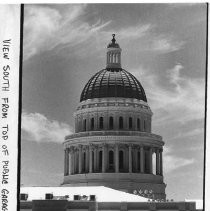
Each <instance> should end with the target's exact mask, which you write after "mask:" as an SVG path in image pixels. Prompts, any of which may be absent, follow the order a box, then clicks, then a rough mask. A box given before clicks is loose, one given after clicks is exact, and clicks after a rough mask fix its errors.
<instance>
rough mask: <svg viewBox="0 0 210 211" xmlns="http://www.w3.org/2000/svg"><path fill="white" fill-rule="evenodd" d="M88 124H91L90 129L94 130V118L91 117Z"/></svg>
mask: <svg viewBox="0 0 210 211" xmlns="http://www.w3.org/2000/svg"><path fill="white" fill-rule="evenodd" d="M90 124H91V127H90V128H91V130H94V118H91V123H90Z"/></svg>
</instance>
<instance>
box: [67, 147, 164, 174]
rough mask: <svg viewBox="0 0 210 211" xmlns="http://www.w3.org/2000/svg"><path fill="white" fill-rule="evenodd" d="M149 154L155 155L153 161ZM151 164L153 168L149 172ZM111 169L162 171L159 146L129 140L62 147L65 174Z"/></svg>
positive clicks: (161, 172)
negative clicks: (118, 142)
mask: <svg viewBox="0 0 210 211" xmlns="http://www.w3.org/2000/svg"><path fill="white" fill-rule="evenodd" d="M153 154H155V155H156V156H155V161H156V162H155V164H153ZM153 165H155V170H156V172H153ZM111 172H115V173H119V172H125V173H145V174H156V175H163V159H162V149H161V148H154V147H148V146H147V147H145V146H141V145H133V144H130V145H126V144H115V145H114V146H112V145H108V144H102V145H79V146H71V147H70V148H66V149H65V156H64V175H65V176H67V175H74V174H84V173H111Z"/></svg>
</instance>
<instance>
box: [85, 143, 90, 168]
mask: <svg viewBox="0 0 210 211" xmlns="http://www.w3.org/2000/svg"><path fill="white" fill-rule="evenodd" d="M85 162H86V163H85V172H88V169H89V166H88V164H89V150H88V146H87V147H86V149H85Z"/></svg>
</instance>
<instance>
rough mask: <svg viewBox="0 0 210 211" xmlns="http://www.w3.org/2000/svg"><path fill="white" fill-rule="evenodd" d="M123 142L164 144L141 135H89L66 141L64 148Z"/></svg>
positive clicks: (160, 145) (159, 146)
mask: <svg viewBox="0 0 210 211" xmlns="http://www.w3.org/2000/svg"><path fill="white" fill-rule="evenodd" d="M104 143H106V144H108V145H110V144H111V145H113V144H123V145H129V144H134V145H139V146H144V147H154V148H162V146H163V145H164V142H163V141H160V140H156V139H154V138H151V137H150V138H149V137H139V136H89V137H85V139H84V137H83V138H82V137H80V138H72V139H69V140H67V141H65V142H64V148H66V147H71V146H78V145H80V144H83V145H89V144H94V145H102V144H104Z"/></svg>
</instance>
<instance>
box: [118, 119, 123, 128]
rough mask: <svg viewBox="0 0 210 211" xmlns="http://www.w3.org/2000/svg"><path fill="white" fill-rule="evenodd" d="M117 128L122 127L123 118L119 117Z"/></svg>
mask: <svg viewBox="0 0 210 211" xmlns="http://www.w3.org/2000/svg"><path fill="white" fill-rule="evenodd" d="M119 129H123V118H122V117H120V118H119Z"/></svg>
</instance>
